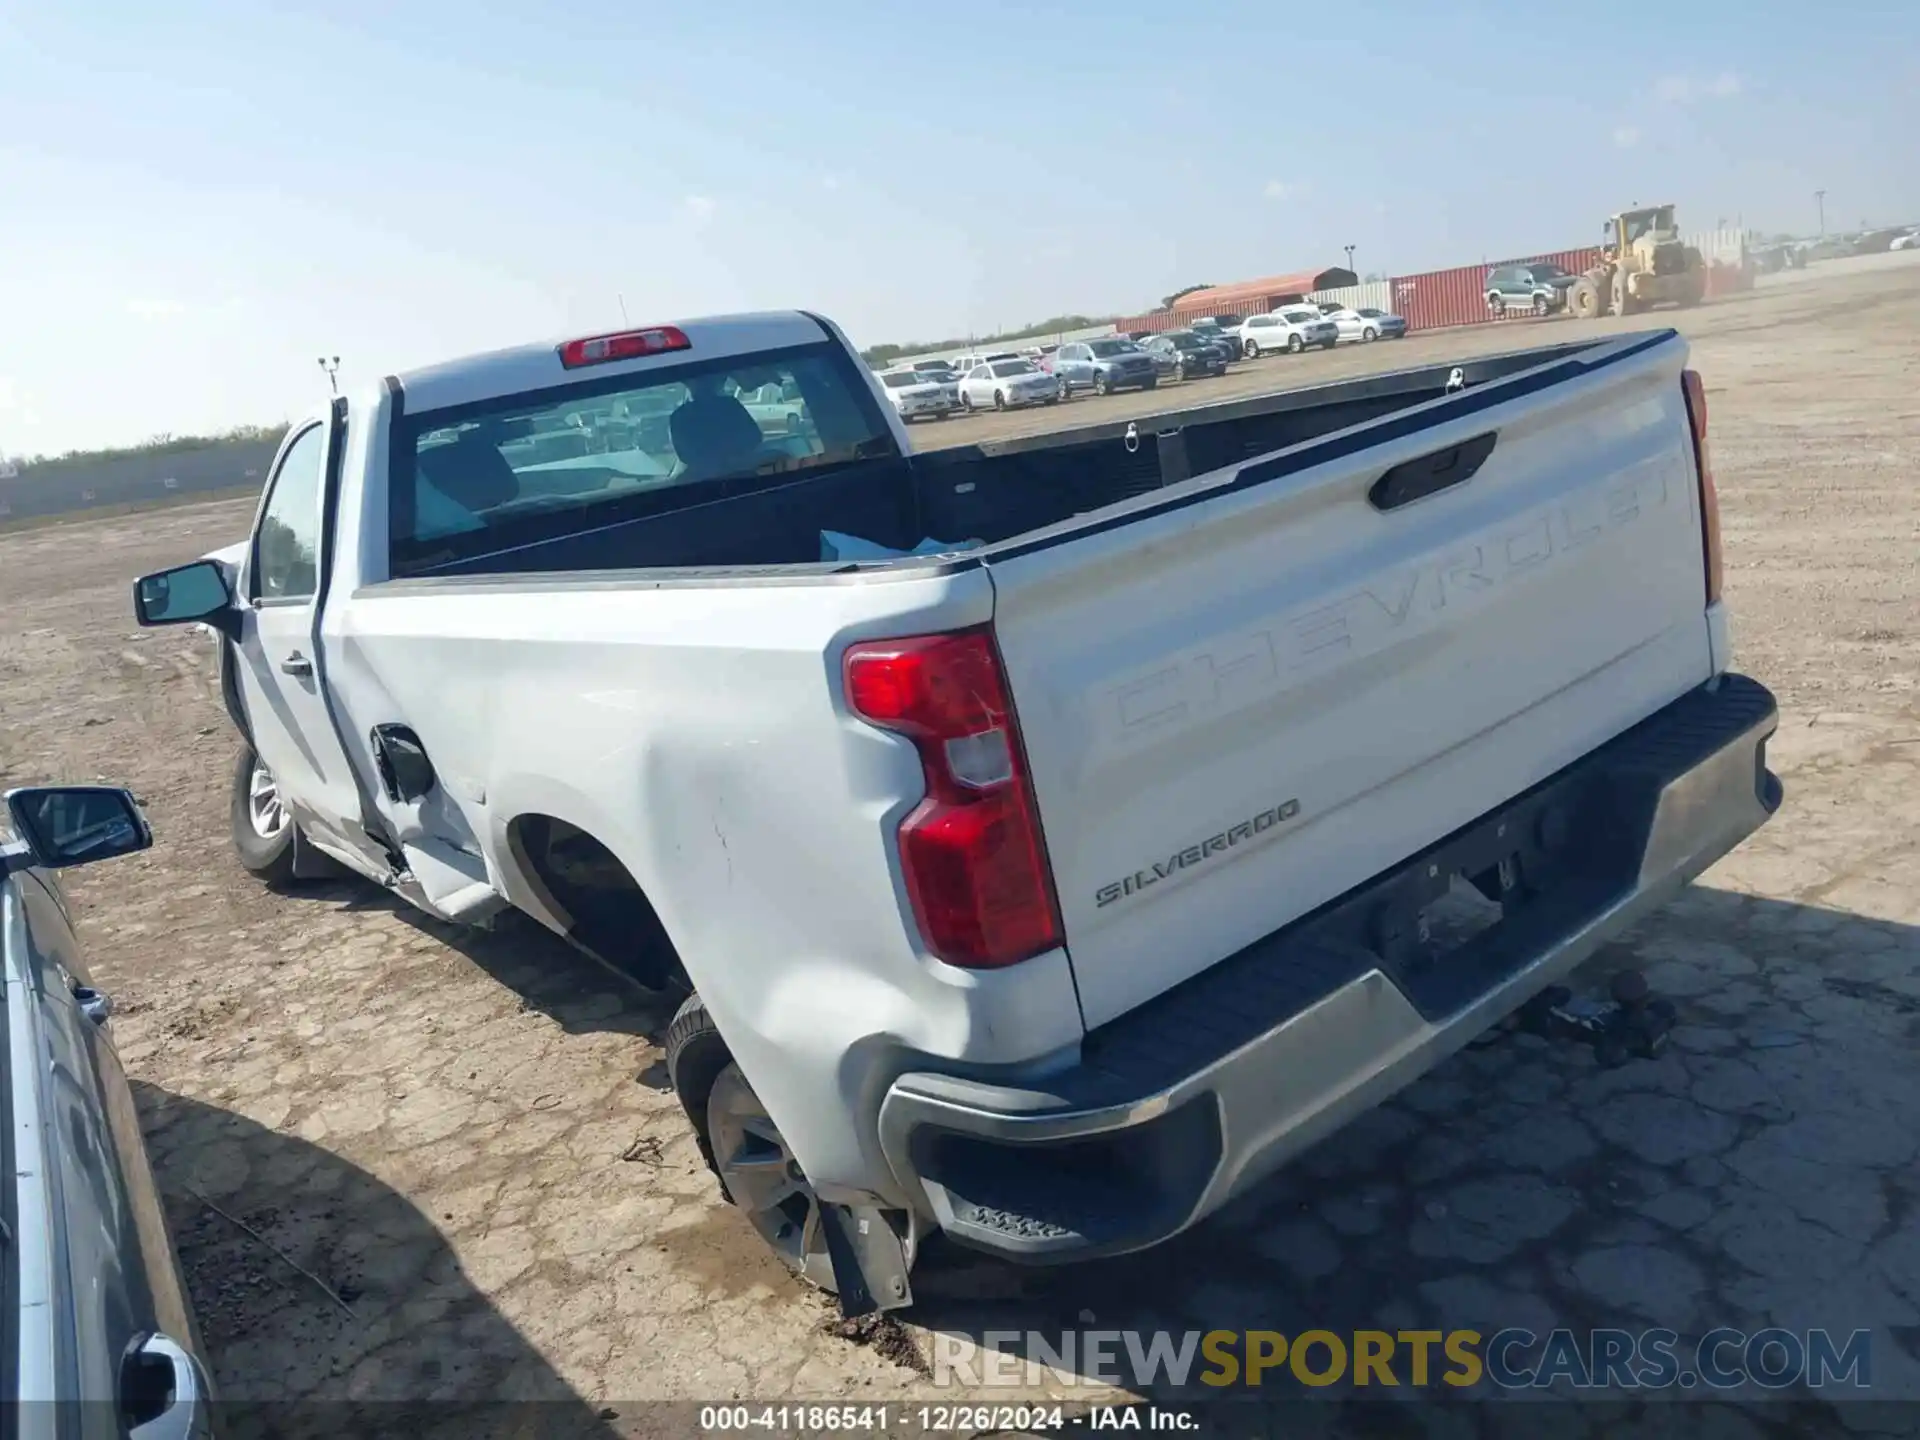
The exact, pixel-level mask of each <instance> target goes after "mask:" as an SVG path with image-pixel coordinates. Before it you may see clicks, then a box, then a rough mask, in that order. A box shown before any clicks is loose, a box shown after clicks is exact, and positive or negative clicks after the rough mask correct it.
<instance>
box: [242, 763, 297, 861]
mask: <svg viewBox="0 0 1920 1440" xmlns="http://www.w3.org/2000/svg"><path fill="white" fill-rule="evenodd" d="M229 811H230V815H229V819H230V823H231V828H232V830H233V851H234V854H236V855H238V856H239V857H240V864H241V866H242V868H244V869H245V870H246V871H247V873H248V874H250V875H253V876H255V877H257V878H258V879H260V880H263V881H265V882H266V883H267V884H268V885H285V884H286V883H288V882H289V881H290V880H292V879H293V832H294V823H293V816H292V814H291V813H290V812H289V811H288V810H287V805H286V801H285V799H284V798H283V797H282V796H281V794H280V787H279V785H278V784H276V783H275V781H274V778H273V772H272V771H271V770H269V769H268V768H267V767H266V763H265V762H264V761H262V760H261V759H260V757H259V756H258V755H255V754H254V753H253V750H252V748H251V747H250V746H246V745H242V746H241V747H240V753H239V754H238V755H237V756H235V757H234V766H233V786H232V797H231V805H230V806H229Z"/></svg>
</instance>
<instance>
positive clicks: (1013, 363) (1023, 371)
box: [960, 355, 1060, 410]
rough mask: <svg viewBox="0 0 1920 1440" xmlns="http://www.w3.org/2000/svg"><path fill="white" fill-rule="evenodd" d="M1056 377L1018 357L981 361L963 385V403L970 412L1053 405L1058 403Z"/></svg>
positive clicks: (961, 397) (969, 373) (968, 374)
mask: <svg viewBox="0 0 1920 1440" xmlns="http://www.w3.org/2000/svg"><path fill="white" fill-rule="evenodd" d="M1059 398H1060V397H1059V395H1057V394H1056V393H1055V391H1054V382H1053V377H1052V376H1051V375H1049V374H1047V373H1046V372H1045V371H1044V370H1040V369H1038V368H1036V367H1035V366H1034V364H1033V363H1032V362H1031V361H1029V360H1022V359H1020V358H1019V357H1018V356H1017V355H1016V356H1011V357H1009V358H1007V359H1005V360H994V361H992V362H984V361H983V362H982V363H981V364H978V365H976V366H974V367H973V369H972V370H970V371H969V372H968V373H967V378H966V379H964V380H962V381H961V382H960V404H961V406H962V407H963V408H965V409H968V410H975V409H984V408H986V407H987V406H992V407H993V408H994V409H995V410H1014V409H1018V408H1019V407H1020V406H1022V405H1052V404H1054V403H1055V402H1056V401H1058V400H1059Z"/></svg>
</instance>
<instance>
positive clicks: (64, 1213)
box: [0, 785, 213, 1440]
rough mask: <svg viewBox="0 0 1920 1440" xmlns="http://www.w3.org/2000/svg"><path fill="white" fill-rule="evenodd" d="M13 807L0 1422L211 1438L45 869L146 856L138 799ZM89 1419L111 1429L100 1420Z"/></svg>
mask: <svg viewBox="0 0 1920 1440" xmlns="http://www.w3.org/2000/svg"><path fill="white" fill-rule="evenodd" d="M6 813H7V817H8V820H9V821H10V824H11V830H12V836H11V837H9V836H8V834H7V827H6V826H4V825H0V963H4V965H5V971H6V1005H5V1022H4V1025H3V1026H0V1074H4V1076H5V1077H6V1080H5V1085H4V1087H3V1088H4V1095H5V1109H6V1112H7V1113H6V1116H5V1129H4V1131H3V1132H0V1158H4V1162H5V1164H4V1176H3V1177H0V1219H4V1224H3V1225H0V1272H3V1273H0V1279H3V1280H4V1284H3V1285H0V1290H4V1297H5V1298H4V1311H0V1318H3V1319H4V1321H5V1326H6V1332H7V1333H6V1351H7V1354H6V1363H5V1364H4V1365H0V1375H4V1377H5V1379H4V1389H0V1418H4V1419H8V1420H11V1421H12V1422H13V1423H11V1424H7V1425H5V1427H4V1428H5V1429H6V1431H7V1433H8V1434H9V1435H12V1434H16V1433H17V1434H21V1435H26V1434H35V1435H41V1434H44V1435H48V1436H52V1435H55V1434H59V1435H68V1434H71V1435H74V1436H80V1435H82V1434H85V1435H89V1436H91V1435H96V1434H97V1435H101V1436H107V1435H112V1436H120V1437H129V1440H150V1437H151V1440H161V1437H165V1440H205V1437H208V1436H210V1435H211V1434H212V1429H211V1424H212V1419H211V1407H212V1403H213V1393H212V1387H211V1386H210V1384H209V1382H208V1379H207V1371H206V1367H205V1365H204V1363H203V1361H202V1359H201V1354H202V1351H201V1348H200V1341H199V1338H198V1335H197V1332H196V1328H195V1325H194V1322H193V1315H192V1312H191V1310H190V1309H189V1307H188V1302H187V1293H186V1287H185V1286H184V1285H183V1284H182V1283H181V1277H180V1269H179V1265H178V1263H177V1261H176V1259H175V1256H174V1251H173V1245H172V1242H171V1241H170V1240H169V1239H168V1235H167V1222H166V1217H165V1215H164V1214H163V1213H162V1210H161V1206H160V1195H159V1191H158V1190H157V1189H156V1187H155V1185H154V1180H153V1171H152V1169H151V1167H150V1166H149V1164H148V1161H147V1152H146V1146H145V1142H144V1141H143V1140H142V1139H141V1135H140V1120H139V1116H138V1115H137V1114H136V1113H135V1110H134V1104H133V1096H132V1094H131V1093H130V1091H129V1089H128V1086H127V1077H126V1073H125V1072H124V1071H123V1070H122V1069H121V1065H120V1059H119V1056H118V1054H117V1053H116V1052H115V1049H114V1043H113V1032H112V1026H111V1023H110V1017H111V1015H112V1013H113V1005H112V1001H111V999H110V998H109V997H108V995H107V993H106V992H105V991H103V990H101V989H100V988H99V987H98V986H97V985H96V984H95V983H94V980H93V978H92V976H91V974H90V973H89V971H88V968H87V964H86V960H85V958H84V957H83V956H82V955H81V953H80V942H79V938H78V937H77V935H76V934H75V932H74V927H73V919H72V915H71V912H70V911H69V909H68V905H67V900H66V896H65V894H64V892H63V891H62V889H61V887H60V884H59V881H58V880H57V878H56V872H58V871H61V870H65V869H69V868H71V867H74V866H78V865H90V864H93V863H95V862H96V861H100V860H110V859H112V858H114V857H115V856H119V855H130V854H132V853H134V852H135V851H138V850H145V849H147V848H148V847H149V846H150V845H152V844H153V834H152V831H150V830H149V829H148V828H147V822H146V819H145V817H144V816H142V815H141V813H140V806H139V804H138V803H137V802H136V801H135V800H134V798H133V796H132V795H130V794H128V793H127V792H126V791H125V790H119V789H113V788H110V787H108V786H104V785H76V786H48V787H39V788H31V789H20V790H12V791H9V792H8V793H7V796H6ZM89 1413H91V1414H92V1415H93V1416H94V1417H95V1418H96V1419H98V1418H101V1417H112V1420H113V1422H114V1423H113V1424H111V1425H110V1426H103V1427H101V1428H97V1429H96V1428H95V1427H94V1426H93V1425H91V1424H88V1423H84V1417H85V1416H87V1415H88V1414H89ZM56 1420H59V1421H62V1422H63V1423H60V1424H56V1423H54V1422H55V1421H56ZM30 1422H31V1423H30ZM69 1424H70V1425H71V1426H72V1428H71V1429H69V1428H68V1425H69ZM15 1425H18V1426H19V1427H20V1428H19V1429H18V1430H17V1431H16V1430H15V1428H14V1426H15Z"/></svg>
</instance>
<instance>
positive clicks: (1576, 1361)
mask: <svg viewBox="0 0 1920 1440" xmlns="http://www.w3.org/2000/svg"><path fill="white" fill-rule="evenodd" d="M933 1379H934V1382H935V1383H936V1384H940V1385H962V1386H986V1387H993V1386H1039V1385H1061V1384H1066V1385H1075V1384H1079V1385H1089V1386H1112V1385H1119V1386H1128V1387H1132V1388H1146V1387H1149V1386H1166V1387H1171V1388H1174V1389H1178V1388H1181V1387H1183V1386H1187V1385H1192V1384H1199V1385H1205V1386H1210V1387H1213V1388H1215V1389H1227V1388H1246V1387H1258V1386H1261V1385H1307V1386H1313V1387H1326V1386H1334V1385H1351V1386H1359V1387H1399V1386H1410V1387H1414V1388H1420V1387H1424V1386H1434V1385H1443V1386H1448V1387H1452V1388H1455V1389H1470V1388H1472V1387H1474V1386H1477V1385H1493V1386H1497V1387H1500V1388H1502V1389H1520V1388H1529V1387H1530V1388H1536V1389H1544V1388H1548V1387H1555V1388H1559V1387H1568V1388H1573V1389H1579V1390H1588V1389H1604V1390H1652V1389H1666V1388H1670V1387H1677V1388H1680V1389H1694V1388H1696V1387H1705V1388H1706V1389H1709V1390H1731V1389H1735V1388H1737V1387H1740V1386H1743V1385H1757V1386H1760V1387H1762V1388H1764V1389H1770V1390H1777V1389H1786V1388H1788V1387H1790V1386H1795V1385H1805V1386H1807V1387H1809V1388H1815V1389H1819V1388H1826V1387H1847V1388H1851V1389H1857V1390H1864V1389H1867V1388H1869V1387H1870V1386H1871V1385H1872V1383H1873V1347H1872V1335H1871V1333H1870V1332H1869V1331H1866V1330H1853V1331H1848V1332H1846V1333H1844V1334H1842V1333H1840V1332H1835V1331H1828V1330H1806V1331H1796V1330H1781V1329H1769V1330H1756V1331H1754V1332H1752V1333H1750V1334H1749V1333H1748V1332H1746V1331H1742V1330H1734V1329H1729V1328H1722V1329H1716V1330H1710V1331H1708V1332H1707V1333H1706V1334H1704V1335H1702V1336H1700V1337H1699V1338H1698V1339H1697V1340H1686V1339H1683V1338H1682V1337H1681V1335H1680V1333H1679V1332H1678V1331H1675V1330H1665V1329H1652V1330H1638V1331H1636V1330H1611V1329H1597V1330H1588V1331H1576V1330H1567V1329H1561V1330H1553V1331H1549V1332H1548V1333H1546V1334H1544V1335H1542V1334H1536V1333H1534V1332H1533V1331H1531V1330H1524V1329H1519V1328H1509V1329H1504V1330H1495V1331H1492V1332H1482V1331H1478V1330H1355V1331H1350V1332H1336V1331H1332V1330H1303V1331H1300V1332H1298V1333H1295V1334H1291V1335H1289V1334H1285V1333H1283V1332H1281V1331H1278V1330H1245V1331H1238V1330H1207V1331H1199V1330H1188V1331H1184V1332H1176V1331H1169V1330H1152V1331H1143V1330H1079V1331H1073V1330H1069V1331H1059V1332H1041V1331H1026V1332H1021V1331H1017V1330H989V1331H987V1332H986V1333H985V1334H984V1335H983V1336H982V1337H981V1339H980V1341H979V1342H978V1343H976V1342H975V1341H973V1340H971V1339H970V1338H968V1337H967V1336H964V1335H953V1334H936V1335H935V1336H934V1337H933Z"/></svg>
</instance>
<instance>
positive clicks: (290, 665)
mask: <svg viewBox="0 0 1920 1440" xmlns="http://www.w3.org/2000/svg"><path fill="white" fill-rule="evenodd" d="M280 669H281V671H282V672H283V673H285V674H288V675H301V676H306V675H311V674H313V662H312V661H311V660H309V659H307V657H306V656H304V655H302V654H301V653H300V652H299V651H298V650H296V651H294V652H293V653H292V654H291V655H289V656H287V658H286V659H284V660H282V661H281V662H280Z"/></svg>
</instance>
